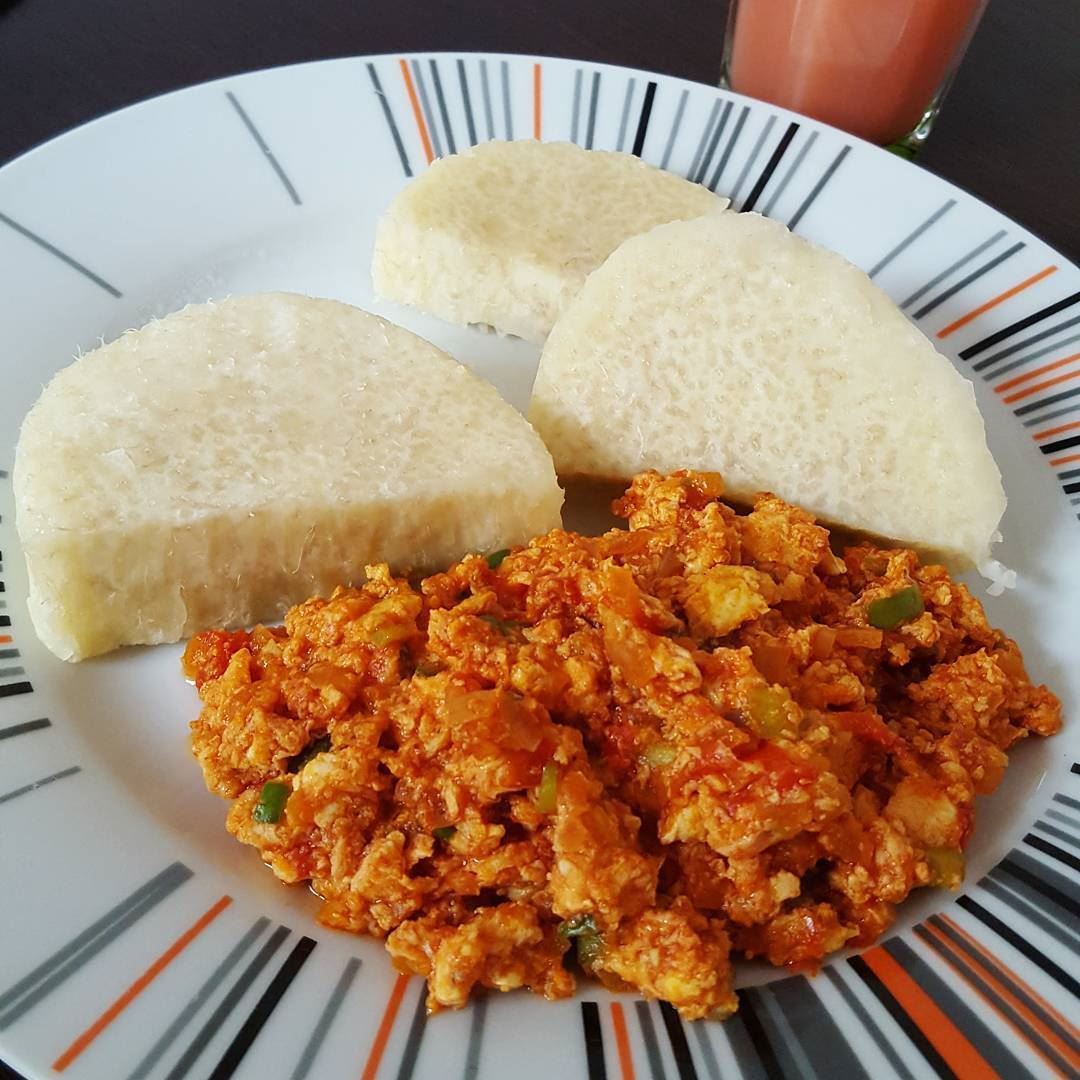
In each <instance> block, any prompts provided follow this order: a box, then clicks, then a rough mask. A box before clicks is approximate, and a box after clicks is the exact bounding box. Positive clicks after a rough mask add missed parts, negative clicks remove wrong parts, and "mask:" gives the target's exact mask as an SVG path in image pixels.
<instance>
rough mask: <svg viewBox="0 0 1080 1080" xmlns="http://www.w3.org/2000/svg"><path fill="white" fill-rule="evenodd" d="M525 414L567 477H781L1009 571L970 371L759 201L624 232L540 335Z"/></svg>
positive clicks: (792, 489)
mask: <svg viewBox="0 0 1080 1080" xmlns="http://www.w3.org/2000/svg"><path fill="white" fill-rule="evenodd" d="M529 418H530V419H531V420H532V422H533V424H534V425H535V427H536V429H537V430H538V431H539V433H540V435H541V437H542V438H543V439H544V441H545V442H546V443H547V445H548V448H549V449H550V450H551V452H552V456H553V457H554V458H555V467H556V469H557V471H558V472H559V473H560V475H564V476H571V475H584V476H596V477H603V478H608V479H614V480H622V479H627V478H629V477H631V476H633V475H634V474H635V473H637V472H640V471H641V470H643V469H648V468H655V469H659V470H660V471H661V472H663V471H668V470H671V469H675V468H683V467H687V468H699V469H707V470H716V471H719V472H721V473H722V474H723V476H724V480H725V483H726V484H727V487H728V491H729V492H730V494H731V496H732V498H734V499H736V500H746V499H748V498H750V497H751V496H752V495H753V493H754V492H755V491H761V490H770V491H775V492H776V493H777V494H778V495H779V496H780V497H781V498H786V499H790V500H793V501H797V502H798V503H799V504H800V505H801V506H804V507H805V508H806V509H808V510H810V511H811V512H812V513H814V514H816V515H817V516H818V517H820V518H821V519H822V520H825V521H828V522H832V523H836V524H841V525H844V526H847V527H849V528H853V529H858V530H862V531H865V532H868V533H871V534H873V535H876V536H879V537H887V538H890V539H893V540H897V541H899V542H901V543H902V544H904V545H906V546H909V547H914V548H916V549H918V550H920V551H923V552H925V553H928V554H931V555H932V556H933V557H935V558H940V559H942V560H943V561H944V562H945V564H946V565H948V566H950V568H955V569H966V568H968V567H970V566H972V565H976V566H980V567H981V568H982V569H984V571H986V572H987V573H988V574H989V575H990V576H994V574H995V571H999V570H1000V568H999V567H998V566H997V564H994V563H992V562H991V561H990V545H991V541H992V539H993V538H994V537H995V534H996V530H997V527H998V523H999V521H1000V520H1001V515H1002V513H1003V512H1004V509H1005V495H1004V492H1003V490H1002V486H1001V477H1000V475H999V473H998V469H997V466H996V465H995V464H994V459H993V458H992V457H991V455H990V451H989V450H988V449H987V445H986V436H985V431H984V428H983V422H982V417H981V416H980V414H979V410H978V407H977V405H976V403H975V395H974V391H973V389H972V386H971V383H970V382H968V381H967V380H966V379H965V378H963V377H962V376H961V375H960V374H959V373H958V372H957V371H956V370H955V369H954V368H953V367H952V365H951V364H950V363H949V361H948V360H947V359H946V358H945V357H943V356H941V355H940V354H939V353H938V352H937V351H936V350H935V349H934V347H933V346H932V345H931V344H930V342H929V341H928V340H927V339H926V338H925V337H924V335H923V334H922V333H920V332H919V330H917V329H916V328H915V327H914V326H913V325H912V324H911V323H909V322H908V320H907V318H906V317H905V316H904V315H903V314H902V313H901V312H900V310H899V309H898V308H897V307H896V305H895V304H894V303H893V302H892V301H891V300H890V299H889V298H888V297H887V296H886V295H885V293H883V292H882V291H881V290H880V289H879V288H877V286H876V285H874V284H873V283H872V282H871V281H870V279H869V278H868V277H867V276H866V275H865V274H864V273H863V272H862V271H861V270H859V269H857V268H856V267H854V266H852V265H850V264H849V263H848V262H846V261H845V260H844V259H842V258H841V257H840V256H839V255H835V254H833V253H832V252H829V251H826V250H825V249H824V248H821V247H818V246H816V245H815V244H812V243H810V242H809V241H807V240H804V239H802V238H801V237H798V236H794V235H793V234H792V233H790V232H789V231H788V230H787V229H786V228H785V227H784V226H783V225H780V224H778V223H776V222H773V221H769V220H768V219H766V218H763V217H760V216H757V215H753V214H735V213H730V212H727V213H722V214H714V215H710V216H707V217H703V218H701V219H700V220H697V221H683V222H674V223H672V224H668V225H661V226H659V227H657V228H656V229H653V230H652V231H651V232H649V233H646V234H645V235H643V236H637V237H634V238H632V239H630V240H627V241H626V242H625V243H624V244H622V246H621V247H619V248H618V250H616V251H615V252H614V253H613V254H612V255H611V257H610V258H609V259H608V260H607V262H605V263H604V265H603V266H602V267H600V269H598V270H596V271H595V272H594V273H593V274H592V275H591V276H590V277H589V279H588V281H587V282H586V283H585V286H584V288H583V289H582V291H581V293H580V294H579V295H578V297H577V298H576V299H575V300H574V301H573V302H572V303H571V304H570V306H569V307H568V308H567V310H566V311H565V313H564V314H563V315H562V316H561V317H560V319H559V321H558V323H557V324H556V326H555V329H554V330H553V331H552V333H551V336H550V337H549V338H548V341H547V345H546V346H545V348H544V352H543V356H542V358H541V361H540V370H539V373H538V374H537V377H536V383H535V385H534V388H533V399H532V404H531V405H530V409H529ZM999 576H1001V575H999Z"/></svg>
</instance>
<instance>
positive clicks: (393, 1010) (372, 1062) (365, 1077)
mask: <svg viewBox="0 0 1080 1080" xmlns="http://www.w3.org/2000/svg"><path fill="white" fill-rule="evenodd" d="M402 63H403V64H404V61H402ZM408 983H409V976H408V975H399V976H398V977H397V981H396V982H395V983H394V989H393V990H391V991H390V999H389V1001H387V1003H386V1011H385V1012H384V1013H383V1018H382V1022H381V1023H380V1024H379V1030H378V1031H376V1032H375V1040H374V1041H373V1042H372V1044H371V1049H370V1050H369V1051H368V1056H367V1061H366V1063H365V1064H364V1071H363V1072H362V1073H361V1074H360V1080H375V1076H376V1074H377V1073H378V1071H379V1065H380V1063H381V1062H382V1059H383V1054H384V1053H386V1044H387V1043H388V1042H389V1041H390V1032H391V1031H393V1030H394V1021H395V1020H396V1019H397V1014H398V1009H400V1008H401V999H402V998H403V997H404V996H405V987H406V986H407V985H408Z"/></svg>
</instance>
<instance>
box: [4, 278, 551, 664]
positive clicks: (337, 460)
mask: <svg viewBox="0 0 1080 1080" xmlns="http://www.w3.org/2000/svg"><path fill="white" fill-rule="evenodd" d="M15 495H16V503H17V522H18V531H19V536H20V539H21V541H22V546H23V550H24V552H25V555H26V561H27V566H28V569H29V576H30V596H29V604H30V612H31V615H32V617H33V621H34V625H35V627H36V629H37V631H38V634H39V636H40V637H41V639H42V641H43V642H44V643H45V644H46V645H47V646H48V647H49V648H50V649H52V651H53V652H55V653H56V654H57V655H58V656H61V657H63V658H65V659H70V660H77V659H80V658H82V657H86V656H91V655H93V654H95V653H102V652H105V651H107V650H109V649H113V648H116V647H117V646H119V645H125V644H139V643H153V642H163V641H176V640H177V639H179V638H182V637H186V636H188V635H190V634H192V633H193V632H195V631H197V630H200V629H203V628H206V627H210V626H218V625H224V626H242V625H247V624H251V623H253V622H256V621H259V620H270V619H275V618H277V617H278V616H280V615H281V614H282V613H283V612H284V610H285V609H286V608H287V607H288V606H290V605H292V604H295V603H297V602H299V601H301V600H303V599H305V598H306V597H308V596H311V595H313V594H316V593H322V594H325V593H327V592H328V591H329V590H331V589H332V588H333V587H334V586H335V585H338V584H341V583H345V582H350V581H358V580H363V576H364V566H365V564H368V563H372V562H378V561H384V560H385V561H387V562H389V563H391V564H392V565H393V566H395V567H397V568H402V569H404V568H417V569H428V570H430V569H433V568H438V567H441V566H444V565H446V564H448V563H450V562H451V561H452V560H454V559H456V558H458V557H460V556H461V555H462V554H463V553H465V552H468V551H480V552H484V551H491V550H493V549H497V548H503V547H508V546H511V545H514V544H520V543H524V542H525V541H527V540H528V539H529V538H530V537H532V536H534V535H536V534H538V533H543V532H545V531H547V530H549V529H551V528H553V527H556V526H558V525H559V511H560V506H561V504H562V492H561V491H560V489H559V486H558V484H557V482H556V479H555V473H554V470H553V468H552V463H551V457H550V455H549V454H548V452H547V450H545V449H544V446H543V444H542V443H541V441H540V440H539V438H538V437H537V436H536V434H535V432H534V431H533V430H532V428H530V427H529V425H528V423H527V422H526V421H525V420H524V419H523V418H522V417H521V416H520V415H519V414H518V413H517V412H516V411H515V410H514V409H513V408H512V407H511V406H510V405H508V404H507V403H506V402H504V401H503V400H502V399H501V398H500V397H499V395H498V393H497V392H496V391H495V389H494V388H493V387H491V386H490V385H488V384H487V383H484V382H482V381H481V380H480V379H478V378H477V377H475V376H474V375H472V374H471V373H470V372H469V371H468V370H467V369H466V368H464V367H462V366H461V365H459V364H457V363H456V362H455V361H454V360H452V359H451V358H450V357H449V356H447V355H445V354H444V353H442V352H440V351H439V350H438V349H436V348H435V347H434V346H433V345H430V344H428V343H427V342H426V341H423V340H421V339H420V338H418V337H416V336H415V335H413V334H411V333H409V332H408V331H406V330H403V329H401V328H400V327H397V326H394V325H393V324H391V323H388V322H386V321H385V320H383V319H380V318H377V317H375V316H374V315H369V314H368V313H366V312H364V311H360V310H358V309H357V308H354V307H350V306H349V305H347V304H342V303H337V302H335V301H331V300H313V299H309V298H307V297H302V296H293V295H287V294H268V295H260V296H245V297H235V298H233V299H229V300H225V301H223V302H221V303H213V304H201V305H197V306H192V307H188V308H185V309H184V310H183V311H180V312H177V313H175V314H173V315H169V316H167V317H166V318H164V319H161V320H159V321H157V322H153V323H151V324H150V325H148V326H146V327H143V329H141V330H137V331H132V332H129V333H126V334H124V335H123V336H122V337H120V338H119V339H117V340H116V341H113V342H112V343H111V344H108V345H105V346H103V347H102V348H99V349H96V350H95V351H93V352H91V353H88V354H86V355H85V356H82V357H81V358H79V359H78V360H76V361H75V362H74V363H73V364H71V365H70V366H69V367H67V368H65V369H64V370H63V371H61V372H60V373H59V374H58V375H57V376H56V377H55V378H54V379H53V380H52V382H50V383H49V385H48V386H47V387H46V388H45V390H44V392H43V393H42V395H41V397H40V399H39V400H38V402H37V404H36V405H34V407H33V408H32V409H31V411H30V413H29V414H28V415H27V417H26V420H25V421H24V423H23V427H22V432H21V435H20V438H19V444H18V448H17V451H16V457H15Z"/></svg>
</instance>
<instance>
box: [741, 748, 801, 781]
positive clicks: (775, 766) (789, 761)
mask: <svg viewBox="0 0 1080 1080" xmlns="http://www.w3.org/2000/svg"><path fill="white" fill-rule="evenodd" d="M743 761H748V762H753V763H754V764H756V765H760V766H761V767H762V768H763V769H764V770H765V771H766V772H767V773H768V774H769V775H770V776H771V777H772V778H773V783H774V785H775V787H776V790H777V791H790V790H791V789H792V788H793V787H796V786H797V785H798V784H802V783H809V782H810V781H812V780H816V779H817V775H818V771H817V769H815V768H814V767H813V766H812V765H808V764H807V763H806V762H805V761H796V760H795V759H794V758H792V757H791V756H790V755H788V754H787V753H785V752H784V751H783V750H781V749H780V747H779V746H777V745H776V744H775V743H770V742H766V743H763V744H762V745H761V746H760V747H759V748H758V749H757V750H755V751H754V752H753V753H752V754H748V755H747V756H746V757H744V758H743Z"/></svg>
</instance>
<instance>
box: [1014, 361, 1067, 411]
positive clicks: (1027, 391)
mask: <svg viewBox="0 0 1080 1080" xmlns="http://www.w3.org/2000/svg"><path fill="white" fill-rule="evenodd" d="M1073 379H1080V369H1077V370H1076V371H1070V372H1068V373H1067V374H1065V375H1056V376H1055V377H1054V378H1052V379H1046V380H1044V381H1043V382H1041V383H1036V384H1035V385H1034V386H1026V387H1024V389H1023V390H1018V391H1017V392H1016V393H1015V394H1010V395H1009V396H1008V397H1004V398H1002V399H1001V400H1002V401H1003V402H1004V403H1005V404H1006V405H1011V404H1012V403H1013V402H1014V401H1023V400H1024V398H1027V397H1031V395H1032V394H1037V393H1038V392H1039V391H1040V390H1047V389H1049V388H1050V387H1051V386H1057V385H1058V384H1059V383H1063V382H1071V381H1072V380H1073Z"/></svg>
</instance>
